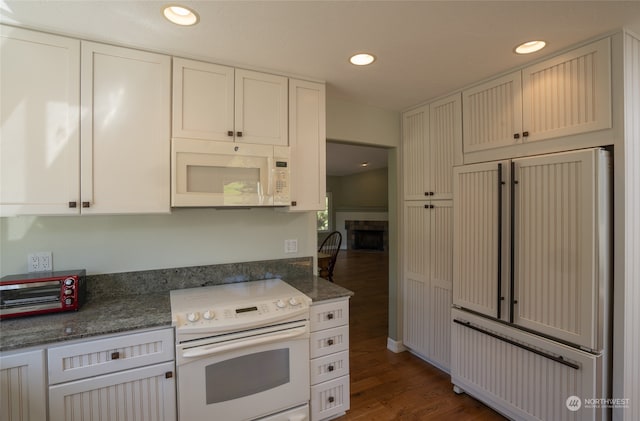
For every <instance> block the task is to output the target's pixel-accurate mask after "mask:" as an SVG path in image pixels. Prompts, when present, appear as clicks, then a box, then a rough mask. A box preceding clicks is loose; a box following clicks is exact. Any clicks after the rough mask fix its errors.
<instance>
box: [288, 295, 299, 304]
mask: <svg viewBox="0 0 640 421" xmlns="http://www.w3.org/2000/svg"><path fill="white" fill-rule="evenodd" d="M298 304H300V301H298V299H297V298H296V297H291V298H289V305H292V306H297V305H298Z"/></svg>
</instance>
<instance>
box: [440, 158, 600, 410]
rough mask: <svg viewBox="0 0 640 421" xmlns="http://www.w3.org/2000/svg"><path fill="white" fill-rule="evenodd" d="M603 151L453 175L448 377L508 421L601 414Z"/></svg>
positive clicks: (464, 169)
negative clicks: (509, 419)
mask: <svg viewBox="0 0 640 421" xmlns="http://www.w3.org/2000/svg"><path fill="white" fill-rule="evenodd" d="M611 172H612V162H611V156H610V152H609V151H607V150H604V149H600V148H593V149H585V150H579V151H572V152H566V153H557V154H549V155H540V156H534V157H527V158H519V159H513V160H506V161H498V162H488V163H480V164H473V165H465V166H461V167H456V168H455V169H454V224H453V226H454V228H453V229H454V233H453V236H454V239H453V243H454V255H453V309H452V361H451V377H452V382H453V384H454V388H455V390H456V391H458V392H460V391H464V392H467V393H469V394H471V395H473V396H475V397H477V398H478V399H480V400H483V401H485V402H486V403H488V404H489V405H490V406H492V407H494V408H496V409H497V410H498V411H500V412H502V413H503V414H505V415H507V416H508V417H510V418H513V419H518V420H526V419H531V420H536V419H540V420H601V419H606V418H607V417H608V415H609V413H610V411H609V410H608V407H607V401H603V399H606V398H607V397H608V396H609V391H610V387H609V376H608V367H609V362H608V360H609V358H608V356H609V353H610V352H609V351H610V323H611V320H610V312H611V309H610V297H611V296H612V294H611V280H612V273H611V272H612V268H611V248H612V246H611V236H612V233H611V232H612V224H611V211H612V209H611V206H612V200H611V196H610V195H611V191H612V188H611V186H610V180H611Z"/></svg>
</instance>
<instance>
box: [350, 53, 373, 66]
mask: <svg viewBox="0 0 640 421" xmlns="http://www.w3.org/2000/svg"><path fill="white" fill-rule="evenodd" d="M375 60H376V58H375V56H373V55H371V54H367V53H360V54H355V55H352V56H351V58H350V59H349V61H350V62H351V64H355V65H356V66H366V65H368V64H371V63H373V62H374V61H375Z"/></svg>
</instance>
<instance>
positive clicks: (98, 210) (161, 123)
mask: <svg viewBox="0 0 640 421" xmlns="http://www.w3.org/2000/svg"><path fill="white" fill-rule="evenodd" d="M170 74H171V59H170V57H168V56H163V55H159V54H152V53H146V52H142V51H137V50H131V49H127V48H120V47H113V46H110V45H103V44H96V43H90V42H83V43H82V99H81V102H82V108H83V109H84V110H86V114H85V115H83V117H82V123H81V130H82V162H81V168H82V184H81V185H82V212H83V213H91V214H109V213H168V212H169V211H170V204H169V192H170V185H169V177H170V131H169V124H170V123H169V122H170V117H171V115H170V112H171V111H170V110H171V108H170V107H171V105H170V93H171V90H170V86H171V85H170V84H171V79H170Z"/></svg>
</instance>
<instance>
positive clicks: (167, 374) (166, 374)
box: [164, 371, 173, 379]
mask: <svg viewBox="0 0 640 421" xmlns="http://www.w3.org/2000/svg"><path fill="white" fill-rule="evenodd" d="M172 377H173V371H167V372H166V373H164V378H165V379H170V378H172Z"/></svg>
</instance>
